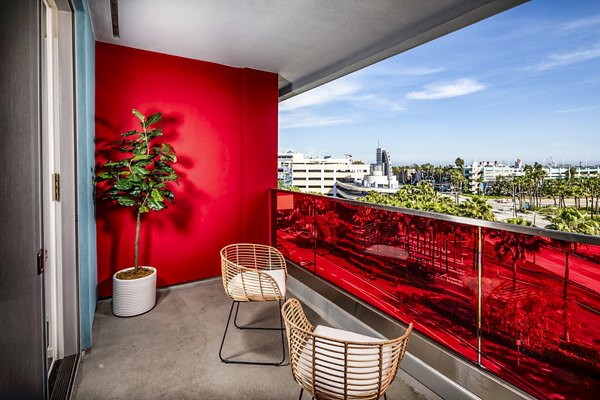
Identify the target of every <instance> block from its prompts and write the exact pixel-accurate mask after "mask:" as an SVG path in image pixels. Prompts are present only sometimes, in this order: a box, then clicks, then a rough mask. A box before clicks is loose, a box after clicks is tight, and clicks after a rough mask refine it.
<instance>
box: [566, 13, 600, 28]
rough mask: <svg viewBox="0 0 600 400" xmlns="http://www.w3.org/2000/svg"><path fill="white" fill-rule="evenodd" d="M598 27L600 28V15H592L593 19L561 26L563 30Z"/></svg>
mask: <svg viewBox="0 0 600 400" xmlns="http://www.w3.org/2000/svg"><path fill="white" fill-rule="evenodd" d="M594 25H598V26H600V15H592V16H591V17H586V18H579V19H574V20H571V21H568V22H565V23H564V24H561V25H560V28H561V29H565V30H568V29H579V28H587V27H589V26H594Z"/></svg>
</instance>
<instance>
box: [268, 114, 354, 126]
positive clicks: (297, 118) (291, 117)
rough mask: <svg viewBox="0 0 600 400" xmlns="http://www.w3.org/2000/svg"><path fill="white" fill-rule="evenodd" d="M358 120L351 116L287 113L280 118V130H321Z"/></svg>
mask: <svg viewBox="0 0 600 400" xmlns="http://www.w3.org/2000/svg"><path fill="white" fill-rule="evenodd" d="M356 121H357V119H356V118H355V117H353V116H352V117H350V116H327V117H321V116H317V115H313V114H311V113H306V112H294V113H286V114H283V115H280V116H279V128H280V129H294V128H319V127H323V126H337V125H348V124H352V123H355V122H356Z"/></svg>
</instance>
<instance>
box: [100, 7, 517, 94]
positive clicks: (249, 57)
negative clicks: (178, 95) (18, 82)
mask: <svg viewBox="0 0 600 400" xmlns="http://www.w3.org/2000/svg"><path fill="white" fill-rule="evenodd" d="M525 1H526V0H427V1H423V0H371V1H367V0H364V1H361V0H288V1H284V0H253V1H240V0H120V1H119V2H118V10H119V34H120V37H119V38H118V39H117V38H114V37H113V33H112V23H111V13H110V0H91V1H89V4H90V11H91V15H92V23H93V27H94V33H95V36H96V40H98V41H101V42H107V43H114V44H119V45H123V46H128V47H134V48H138V49H143V50H150V51H155V52H160V53H165V54H172V55H176V56H181V57H188V58H193V59H197V60H204V61H210V62H215V63H219V64H224V65H230V66H234V67H248V68H254V69H258V70H263V71H269V72H275V73H278V74H279V95H280V100H284V99H286V98H289V97H292V96H294V95H296V94H299V93H302V92H304V91H306V90H309V89H312V88H314V87H317V86H319V85H322V84H324V83H327V82H329V81H332V80H334V79H336V78H339V77H341V76H344V75H346V74H348V73H351V72H353V71H356V70H358V69H360V68H363V67H365V66H368V65H371V64H373V63H376V62H378V61H380V60H383V59H385V58H388V57H390V56H393V55H396V54H398V53H401V52H403V51H406V50H408V49H410V48H413V47H415V46H419V45H421V44H423V43H425V42H428V41H430V40H433V39H435V38H438V37H440V36H443V35H445V34H447V33H450V32H453V31H455V30H458V29H460V28H462V27H465V26H467V25H470V24H473V23H475V22H477V21H480V20H482V19H485V18H487V17H490V16H492V15H495V14H497V13H499V12H502V11H504V10H507V9H509V8H512V7H514V6H516V5H518V4H521V3H524V2H525Z"/></svg>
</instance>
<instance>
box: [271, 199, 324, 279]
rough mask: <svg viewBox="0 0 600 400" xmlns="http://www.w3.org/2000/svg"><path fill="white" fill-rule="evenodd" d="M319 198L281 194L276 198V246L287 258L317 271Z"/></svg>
mask: <svg viewBox="0 0 600 400" xmlns="http://www.w3.org/2000/svg"><path fill="white" fill-rule="evenodd" d="M315 199H316V198H315V196H310V195H306V194H303V193H289V192H277V196H276V199H275V209H276V214H275V219H276V221H275V224H276V228H275V229H276V232H277V236H276V240H277V242H276V246H277V248H278V249H279V251H281V253H282V254H283V256H284V257H286V258H287V259H288V260H290V261H293V262H294V263H296V264H298V265H301V266H303V267H305V268H307V269H309V270H311V271H313V272H314V270H315V235H314V226H315V224H314V215H315V214H314V213H315Z"/></svg>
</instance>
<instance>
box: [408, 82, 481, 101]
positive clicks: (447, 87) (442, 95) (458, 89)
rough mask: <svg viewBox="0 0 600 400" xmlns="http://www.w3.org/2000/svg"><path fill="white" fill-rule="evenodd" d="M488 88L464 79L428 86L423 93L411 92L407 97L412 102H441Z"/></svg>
mask: <svg viewBox="0 0 600 400" xmlns="http://www.w3.org/2000/svg"><path fill="white" fill-rule="evenodd" d="M485 88H487V86H486V85H484V84H483V83H480V82H477V81H476V80H474V79H469V78H463V79H457V80H455V81H452V82H447V83H433V84H430V85H426V86H425V87H424V88H423V89H424V90H421V91H417V92H410V93H408V94H407V95H406V98H407V99H410V100H439V99H448V98H451V97H458V96H465V95H467V94H471V93H475V92H479V91H481V90H484V89H485Z"/></svg>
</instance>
